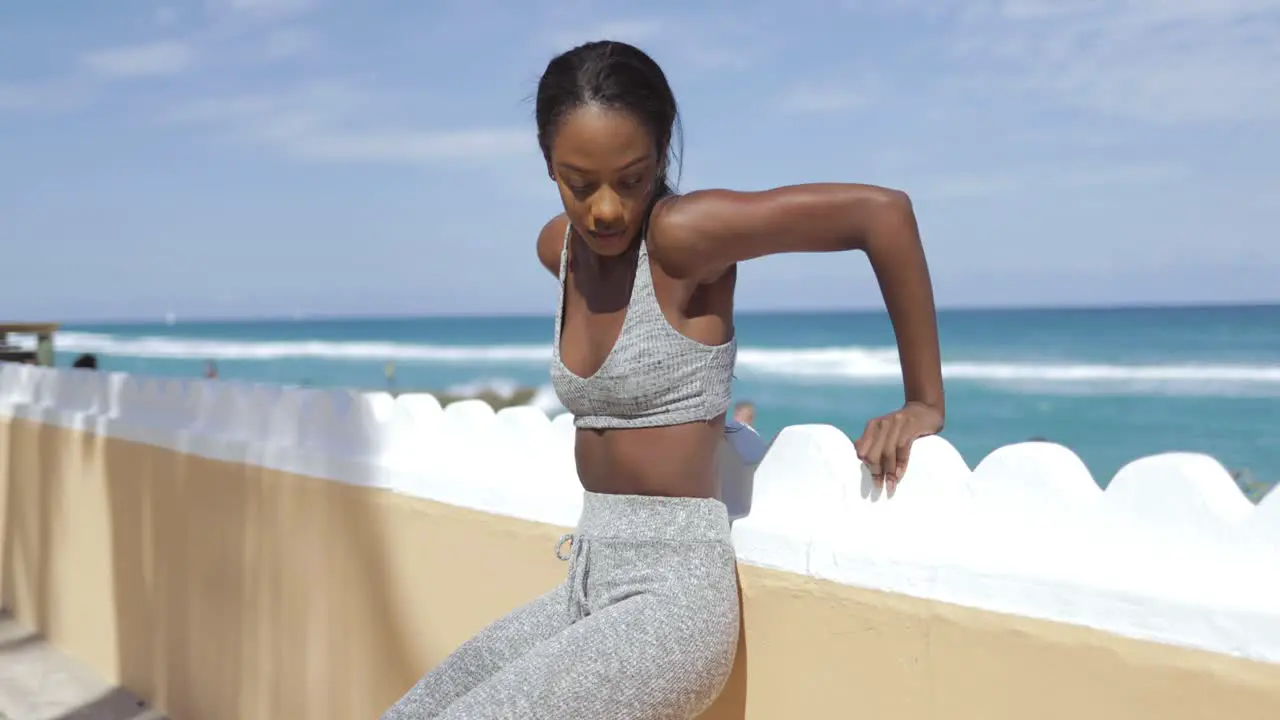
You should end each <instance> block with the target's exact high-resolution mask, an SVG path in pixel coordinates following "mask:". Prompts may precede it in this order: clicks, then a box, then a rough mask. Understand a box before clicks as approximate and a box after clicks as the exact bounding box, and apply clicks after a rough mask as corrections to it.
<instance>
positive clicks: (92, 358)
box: [71, 353, 98, 370]
mask: <svg viewBox="0 0 1280 720" xmlns="http://www.w3.org/2000/svg"><path fill="white" fill-rule="evenodd" d="M71 367H73V368H80V369H82V370H97V369H98V356H97V355H94V354H92V353H85V354H83V355H81V356H80V357H78V358H76V361H75V362H74V363H72V364H71Z"/></svg>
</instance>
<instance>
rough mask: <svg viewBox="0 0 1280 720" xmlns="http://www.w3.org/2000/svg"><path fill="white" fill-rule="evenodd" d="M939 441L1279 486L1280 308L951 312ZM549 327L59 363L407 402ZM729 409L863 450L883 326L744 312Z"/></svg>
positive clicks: (218, 338) (359, 323) (485, 370)
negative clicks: (390, 385) (395, 396)
mask: <svg viewBox="0 0 1280 720" xmlns="http://www.w3.org/2000/svg"><path fill="white" fill-rule="evenodd" d="M939 326H940V329H941V333H942V350H943V360H944V372H945V373H946V376H947V409H948V412H947V428H946V430H945V432H944V435H945V437H947V439H949V440H950V441H951V442H952V443H953V444H955V445H956V447H957V448H959V449H960V451H961V453H963V454H964V456H965V459H966V460H968V461H969V464H970V465H975V464H976V463H977V462H978V461H979V460H980V459H981V458H982V457H983V456H984V455H986V454H987V453H988V452H990V451H991V450H992V449H994V448H996V447H998V446H1000V445H1004V444H1007V443H1011V442H1016V441H1020V440H1026V439H1028V438H1031V437H1034V436H1040V437H1045V438H1048V439H1050V440H1053V441H1056V442H1060V443H1062V444H1064V445H1067V446H1068V447H1071V448H1072V449H1074V450H1075V451H1076V452H1077V453H1078V454H1079V455H1080V456H1081V457H1082V458H1083V459H1084V461H1085V463H1086V464H1087V465H1088V466H1089V468H1090V469H1091V470H1092V471H1093V473H1094V476H1095V478H1097V479H1098V481H1099V482H1100V483H1102V484H1104V485H1105V484H1106V483H1107V482H1108V481H1109V480H1110V478H1111V476H1112V475H1113V474H1114V473H1115V471H1116V470H1118V469H1119V468H1120V466H1121V465H1123V464H1124V463H1126V462H1128V461H1129V460H1132V459H1134V458H1137V457H1139V456H1142V455H1146V454H1150V453H1156V452H1161V451H1167V450H1194V451H1200V452H1205V453H1209V454H1211V455H1213V456H1215V457H1217V458H1218V459H1219V460H1221V461H1222V462H1223V464H1225V465H1227V466H1228V467H1229V468H1233V469H1236V468H1249V469H1250V470H1251V471H1252V473H1253V474H1254V476H1255V477H1256V478H1258V479H1259V480H1263V481H1274V480H1275V479H1277V478H1280V306H1259V307H1216V308H1158V309H1105V310H966V311H944V312H942V313H940V315H939ZM551 334H552V320H551V317H550V316H549V315H548V316H541V317H477V318H401V319H331V320H290V321H249V322H202V323H195V322H192V323H187V322H178V323H175V324H173V325H167V324H149V325H141V324H133V325H92V326H90V325H84V326H75V327H68V328H67V329H66V332H64V333H62V334H61V335H59V337H58V342H59V358H58V362H59V364H61V365H67V364H70V362H71V360H72V359H73V357H74V355H75V354H77V353H79V352H86V351H89V352H95V353H98V354H99V356H100V360H101V362H102V367H104V368H106V369H111V370H123V371H126V372H133V373H144V374H150V375H166V376H186V377H197V376H200V375H201V374H202V373H203V371H204V362H205V361H206V360H210V359H211V360H214V361H216V362H217V365H218V369H219V372H220V374H221V376H222V377H224V378H241V379H249V380H260V381H273V382H283V383H306V384H312V385H335V386H337V385H343V386H358V387H366V388H383V387H385V386H386V381H385V378H384V367H385V365H386V363H387V362H388V361H395V363H396V367H397V382H398V385H399V387H401V388H449V387H455V386H480V385H500V384H504V383H519V384H525V385H545V384H546V382H547V362H548V360H549V358H550V342H551ZM738 336H739V342H740V347H741V349H740V352H739V360H738V370H737V380H736V384H735V396H736V397H737V398H738V399H750V400H752V401H754V402H755V403H756V405H757V408H758V421H757V425H758V427H759V429H760V430H761V432H762V433H765V434H772V433H774V432H777V431H778V430H780V429H781V428H783V427H785V426H786V425H791V424H797V423H810V422H813V423H830V424H833V425H836V426H838V427H840V428H842V429H844V430H845V431H846V432H847V433H849V434H850V435H851V436H852V437H856V436H857V434H858V433H859V432H860V431H861V429H862V427H863V424H864V423H865V422H866V420H867V419H868V418H869V417H871V416H873V415H877V414H881V413H884V412H887V411H889V410H892V409H893V408H895V407H896V406H898V405H900V404H901V402H902V391H901V376H900V371H899V369H898V363H897V357H896V352H895V350H894V344H893V334H892V329H891V327H890V325H889V322H888V319H887V317H886V316H885V315H884V313H882V312H880V313H870V312H868V313H836V312H831V313H788V314H743V315H740V316H739V318H738Z"/></svg>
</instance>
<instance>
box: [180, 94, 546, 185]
mask: <svg viewBox="0 0 1280 720" xmlns="http://www.w3.org/2000/svg"><path fill="white" fill-rule="evenodd" d="M369 105H370V103H369V100H368V99H367V98H365V97H364V96H363V95H361V94H360V93H357V92H355V91H353V90H352V89H351V88H350V87H349V86H347V85H345V84H343V83H316V84H312V85H309V86H306V87H303V88H300V89H298V90H296V91H294V92H290V93H282V94H277V95H243V96H236V97H230V98H221V99H207V100H202V101H199V102H196V103H192V104H189V105H186V106H184V107H181V108H178V109H177V110H175V111H174V112H172V113H170V114H169V115H168V116H167V119H168V120H170V121H174V122H184V123H196V124H202V125H205V126H208V127H210V128H213V129H214V130H216V131H221V132H224V133H228V134H230V135H231V136H232V137H234V138H236V139H239V140H242V141H248V142H255V143H261V144H265V145H269V146H272V147H274V148H276V149H277V150H279V151H281V152H283V153H285V154H287V155H290V156H293V157H297V158H302V159H309V160H319V161H332V162H363V163H383V164H419V165H430V164H438V163H446V162H482V161H486V160H491V159H495V158H505V157H512V156H518V155H522V154H530V153H534V152H536V151H537V146H536V143H535V141H534V138H533V133H532V131H531V130H529V129H528V128H504V127H497V128H485V127H476V128H470V129H467V130H418V129H405V128H401V127H397V128H387V127H378V126H373V125H370V124H368V123H361V122H357V119H358V118H359V117H363V116H366V115H368V114H370V113H369V112H368V111H369V110H370V108H369Z"/></svg>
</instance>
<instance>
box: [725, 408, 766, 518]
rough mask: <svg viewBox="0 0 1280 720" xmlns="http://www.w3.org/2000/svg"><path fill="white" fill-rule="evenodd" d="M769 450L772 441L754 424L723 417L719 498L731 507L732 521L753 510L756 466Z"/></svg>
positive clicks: (730, 516)
mask: <svg viewBox="0 0 1280 720" xmlns="http://www.w3.org/2000/svg"><path fill="white" fill-rule="evenodd" d="M768 450H769V444H768V443H767V442H765V441H764V438H762V437H760V433H758V432H756V431H755V428H753V427H751V426H750V425H744V424H742V423H740V422H738V421H737V420H733V419H726V420H725V421H724V440H723V441H721V443H720V447H719V449H718V450H717V452H716V472H717V475H718V478H719V483H720V501H721V502H723V503H724V504H725V506H726V507H728V508H729V519H730V520H731V521H732V520H738V519H740V518H744V517H746V516H747V514H748V513H750V512H751V489H752V487H753V486H754V481H755V475H756V468H757V467H759V465H760V461H761V460H763V459H764V455H765V453H766V452H767V451H768Z"/></svg>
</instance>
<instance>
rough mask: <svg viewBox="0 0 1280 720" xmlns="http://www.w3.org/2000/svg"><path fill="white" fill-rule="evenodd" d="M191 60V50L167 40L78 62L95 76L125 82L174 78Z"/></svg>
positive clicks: (96, 54) (97, 54)
mask: <svg viewBox="0 0 1280 720" xmlns="http://www.w3.org/2000/svg"><path fill="white" fill-rule="evenodd" d="M195 56H196V54H195V51H194V50H193V49H192V48H191V46H189V45H187V44H186V43H182V42H177V41H172V40H170V41H162V42H155V43H148V44H145V45H130V46H124V47H115V48H108V49H105V50H98V51H95V52H91V53H88V54H86V55H84V56H83V57H82V58H81V60H82V62H83V64H84V67H85V69H87V70H88V71H89V72H91V73H93V74H95V75H101V76H104V77H119V78H125V77H145V76H160V75H178V74H180V73H182V72H184V71H186V70H187V69H188V68H190V67H191V65H192V63H193V62H194V61H195Z"/></svg>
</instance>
